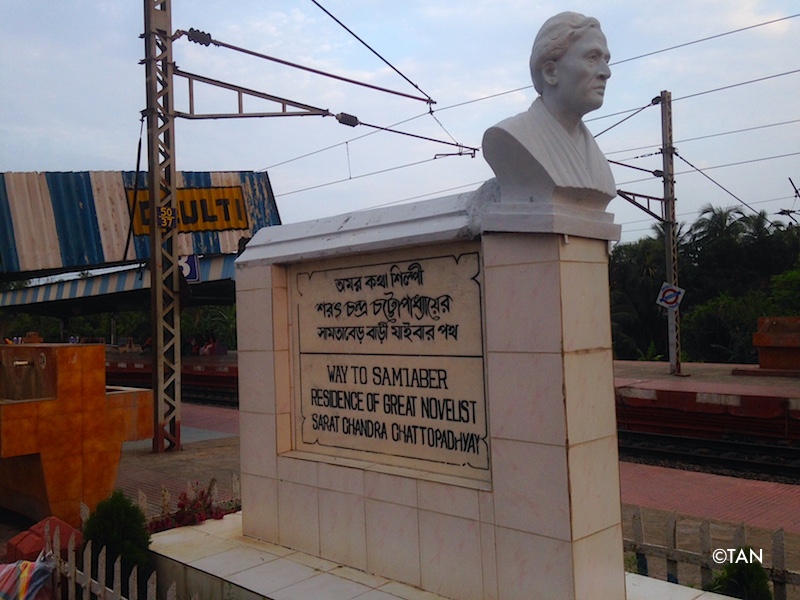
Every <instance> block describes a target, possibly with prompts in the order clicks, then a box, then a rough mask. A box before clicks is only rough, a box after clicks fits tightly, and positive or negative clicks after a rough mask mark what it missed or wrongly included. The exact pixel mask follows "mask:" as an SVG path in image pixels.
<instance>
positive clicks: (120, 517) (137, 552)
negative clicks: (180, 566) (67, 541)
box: [83, 490, 150, 586]
mask: <svg viewBox="0 0 800 600" xmlns="http://www.w3.org/2000/svg"><path fill="white" fill-rule="evenodd" d="M83 536H84V540H85V541H86V542H88V541H91V542H92V563H93V564H94V565H95V568H96V565H97V557H98V554H99V552H100V549H101V548H103V547H105V548H106V572H107V576H108V581H111V578H112V577H113V573H114V561H115V560H116V559H117V557H118V556H119V557H121V558H122V561H121V562H122V581H123V582H125V584H126V586H127V581H128V576H129V575H130V572H131V571H132V570H133V567H134V566H136V567H138V571H139V580H140V581H145V580H146V577H147V575H148V570H149V568H150V553H149V550H148V548H149V546H150V533H149V532H148V530H147V519H146V518H145V515H144V513H143V512H142V510H141V509H140V508H139V507H138V506H136V505H135V504H134V503H133V502H132V501H131V500H130V499H129V498H128V497H127V496H125V494H123V493H122V491H121V490H115V491H114V492H113V493H112V494H111V496H110V497H109V498H107V499H106V500H103V501H101V502H98V504H97V507H96V508H95V510H94V512H92V514H91V515H90V516H89V519H88V520H87V521H86V524H85V525H84V528H83Z"/></svg>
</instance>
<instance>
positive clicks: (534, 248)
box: [481, 233, 559, 267]
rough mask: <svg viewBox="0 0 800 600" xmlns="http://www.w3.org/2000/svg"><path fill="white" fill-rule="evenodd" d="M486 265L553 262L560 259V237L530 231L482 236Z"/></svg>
mask: <svg viewBox="0 0 800 600" xmlns="http://www.w3.org/2000/svg"><path fill="white" fill-rule="evenodd" d="M481 241H482V249H483V264H484V265H485V266H486V267H497V266H506V265H520V264H530V263H540V262H553V261H557V260H558V259H559V239H558V238H556V237H555V236H543V235H535V234H528V233H495V234H492V233H489V234H484V235H483V236H482V240H481Z"/></svg>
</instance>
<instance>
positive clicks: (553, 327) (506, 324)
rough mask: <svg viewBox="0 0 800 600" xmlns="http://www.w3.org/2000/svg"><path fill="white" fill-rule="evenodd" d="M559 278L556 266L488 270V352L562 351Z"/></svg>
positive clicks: (526, 266)
mask: <svg viewBox="0 0 800 600" xmlns="http://www.w3.org/2000/svg"><path fill="white" fill-rule="evenodd" d="M559 276H560V275H559V269H558V264H557V263H541V264H534V265H522V266H510V267H489V268H487V269H486V271H485V273H484V281H485V285H486V292H485V296H486V308H485V315H486V332H487V333H486V349H487V350H488V351H489V352H561V313H560V308H559V307H560V306H561V300H560V298H559V291H560V289H561V286H560V284H559Z"/></svg>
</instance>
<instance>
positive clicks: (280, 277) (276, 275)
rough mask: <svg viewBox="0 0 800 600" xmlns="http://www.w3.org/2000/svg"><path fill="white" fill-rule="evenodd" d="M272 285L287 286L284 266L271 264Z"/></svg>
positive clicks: (276, 286) (277, 286)
mask: <svg viewBox="0 0 800 600" xmlns="http://www.w3.org/2000/svg"><path fill="white" fill-rule="evenodd" d="M271 268H272V287H275V288H285V287H287V279H286V267H284V266H282V265H272V267H271Z"/></svg>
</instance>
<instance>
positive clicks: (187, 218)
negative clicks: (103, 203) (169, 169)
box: [125, 186, 248, 235]
mask: <svg viewBox="0 0 800 600" xmlns="http://www.w3.org/2000/svg"><path fill="white" fill-rule="evenodd" d="M125 191H126V193H127V195H128V207H129V208H132V214H133V233H134V235H149V234H150V223H151V222H152V209H151V203H150V193H149V191H148V190H138V191H137V192H136V206H133V203H134V198H133V196H134V194H133V190H132V189H127V190H125ZM176 208H177V214H176V215H175V218H176V219H177V223H176V225H177V227H178V231H179V232H181V233H191V232H193V231H227V230H230V229H247V228H248V224H247V209H246V207H245V203H244V197H243V196H242V188H241V187H238V186H232V187H211V188H180V189H179V190H178V193H177V203H176Z"/></svg>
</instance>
